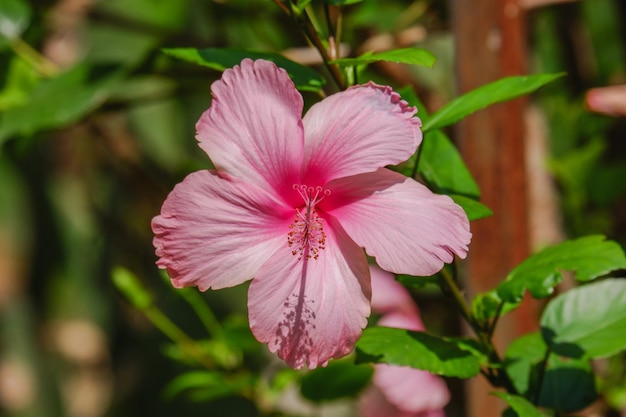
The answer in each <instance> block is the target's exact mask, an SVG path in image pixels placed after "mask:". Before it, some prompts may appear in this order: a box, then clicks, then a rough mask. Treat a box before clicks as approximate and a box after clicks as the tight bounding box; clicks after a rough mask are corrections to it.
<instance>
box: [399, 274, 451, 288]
mask: <svg viewBox="0 0 626 417" xmlns="http://www.w3.org/2000/svg"><path fill="white" fill-rule="evenodd" d="M396 279H397V281H398V282H399V283H400V284H402V285H404V286H405V287H407V288H416V289H420V288H423V287H424V286H425V285H439V282H440V281H439V280H440V278H439V275H438V274H435V275H430V276H427V277H416V276H413V275H404V274H400V275H398V276H397V277H396Z"/></svg>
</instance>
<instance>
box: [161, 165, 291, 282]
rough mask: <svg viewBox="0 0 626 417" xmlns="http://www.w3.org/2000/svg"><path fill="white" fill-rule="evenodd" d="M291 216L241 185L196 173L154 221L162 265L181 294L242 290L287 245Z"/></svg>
mask: <svg viewBox="0 0 626 417" xmlns="http://www.w3.org/2000/svg"><path fill="white" fill-rule="evenodd" d="M292 211H293V210H289V209H288V208H286V207H284V206H282V205H280V204H279V203H277V202H276V201H275V200H274V199H272V198H271V196H270V195H269V194H268V193H267V192H265V191H263V190H262V189H260V188H258V187H256V186H254V185H251V184H247V183H245V182H243V181H241V180H239V179H236V178H230V179H228V178H223V177H221V176H219V175H218V174H217V173H216V172H215V171H198V172H194V173H192V174H190V175H189V176H187V177H186V178H185V179H184V180H183V182H181V183H180V184H178V185H177V186H176V187H175V188H174V190H173V191H172V192H171V193H170V195H169V196H168V197H167V199H166V200H165V202H164V203H163V207H162V208H161V214H160V215H159V216H156V217H155V218H154V219H153V220H152V230H153V232H154V235H155V237H154V240H153V244H154V246H155V248H156V254H157V256H158V257H159V260H158V261H157V265H158V266H159V267H160V268H166V269H167V272H168V274H169V276H170V278H171V279H172V283H173V285H174V286H175V287H177V288H180V287H187V286H198V288H199V289H200V290H202V291H204V290H206V289H208V288H215V289H217V288H224V287H231V286H234V285H238V284H241V283H242V282H244V281H246V280H249V279H251V278H252V277H253V276H254V275H255V274H256V272H257V271H258V269H259V268H260V266H261V265H262V264H263V262H265V261H266V260H267V259H269V258H270V256H271V255H272V254H273V253H274V252H275V251H276V250H277V249H278V248H279V247H281V246H283V245H285V244H286V243H285V240H286V238H285V232H284V231H285V229H286V228H287V227H288V224H289V221H290V220H291V218H290V216H291V214H290V213H291V212H292Z"/></svg>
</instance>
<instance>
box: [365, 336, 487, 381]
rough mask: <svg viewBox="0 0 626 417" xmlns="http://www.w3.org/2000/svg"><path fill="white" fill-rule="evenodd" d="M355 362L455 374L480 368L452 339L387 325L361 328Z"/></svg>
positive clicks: (470, 373)
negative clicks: (361, 332) (385, 364)
mask: <svg viewBox="0 0 626 417" xmlns="http://www.w3.org/2000/svg"><path fill="white" fill-rule="evenodd" d="M357 362H358V363H363V362H373V363H387V364H390V365H398V366H408V367H411V368H416V369H422V370H425V371H428V372H431V373H433V374H437V375H444V376H450V377H458V378H470V377H472V376H474V375H476V374H478V372H479V371H480V359H479V358H477V357H476V356H475V355H474V354H472V353H470V352H469V351H468V350H466V349H461V348H460V347H459V346H458V344H457V343H455V342H451V341H447V340H445V339H442V338H440V337H437V336H433V335H430V334H428V333H424V332H413V331H409V330H404V329H392V328H388V327H372V328H368V329H365V330H364V331H363V336H361V339H360V340H359V341H358V342H357Z"/></svg>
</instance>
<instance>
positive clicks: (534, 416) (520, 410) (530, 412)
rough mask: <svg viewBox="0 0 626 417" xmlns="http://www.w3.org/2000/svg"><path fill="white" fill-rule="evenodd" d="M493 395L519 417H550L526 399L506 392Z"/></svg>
mask: <svg viewBox="0 0 626 417" xmlns="http://www.w3.org/2000/svg"><path fill="white" fill-rule="evenodd" d="M491 395H495V396H496V397H499V398H502V399H503V400H504V401H505V402H506V403H507V404H508V405H509V407H511V408H512V409H513V411H515V412H516V413H517V415H518V416H519V417H549V415H548V414H546V413H544V412H542V411H540V410H539V409H538V408H537V407H535V406H534V405H532V403H531V402H530V401H528V400H527V399H526V398H524V397H520V396H519V395H513V394H508V393H506V392H492V393H491Z"/></svg>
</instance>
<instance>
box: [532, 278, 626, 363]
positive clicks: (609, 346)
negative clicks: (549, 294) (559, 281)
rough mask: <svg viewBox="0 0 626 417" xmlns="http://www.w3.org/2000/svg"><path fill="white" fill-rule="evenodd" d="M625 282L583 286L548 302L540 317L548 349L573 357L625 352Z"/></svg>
mask: <svg viewBox="0 0 626 417" xmlns="http://www.w3.org/2000/svg"><path fill="white" fill-rule="evenodd" d="M624 329H626V279H607V280H604V281H600V282H596V283H593V284H589V285H584V286H581V287H578V288H575V289H573V290H570V291H568V292H566V293H564V294H561V295H559V296H558V297H556V298H555V299H553V300H551V301H550V302H549V303H548V305H547V306H546V309H545V310H544V312H543V315H542V316H541V334H542V335H543V338H544V340H545V342H546V344H547V345H548V346H550V348H551V349H552V350H553V351H554V352H556V353H558V354H560V355H563V356H568V357H572V358H579V357H586V358H594V359H595V358H602V357H607V356H610V355H613V354H615V353H617V352H620V351H622V350H624V349H626V332H625V331H624Z"/></svg>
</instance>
